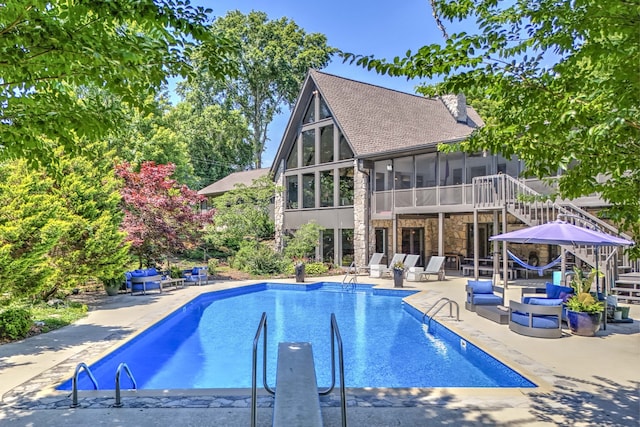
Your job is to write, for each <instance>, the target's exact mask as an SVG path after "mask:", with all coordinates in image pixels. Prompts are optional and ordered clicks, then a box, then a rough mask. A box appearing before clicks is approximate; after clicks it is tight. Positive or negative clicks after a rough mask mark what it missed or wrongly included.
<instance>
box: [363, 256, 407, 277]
mask: <svg viewBox="0 0 640 427" xmlns="http://www.w3.org/2000/svg"><path fill="white" fill-rule="evenodd" d="M405 256H406V254H395V255H394V256H393V258H391V262H389V265H388V266H386V265H384V264H378V265H371V272H370V273H369V275H370V276H371V277H383V276H384V275H386V274H388V275H391V271H392V270H393V265H394V264H395V263H397V262H403V261H404V257H405Z"/></svg>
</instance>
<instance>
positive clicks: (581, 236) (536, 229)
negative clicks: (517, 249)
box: [489, 220, 633, 247]
mask: <svg viewBox="0 0 640 427" xmlns="http://www.w3.org/2000/svg"><path fill="white" fill-rule="evenodd" d="M489 240H497V241H501V242H512V243H538V244H544V245H573V246H579V245H585V246H596V247H600V246H629V245H633V242H632V241H631V240H627V239H622V238H620V237H616V236H612V235H611V234H607V233H602V232H600V231H596V230H591V229H589V228H585V227H580V226H578V225H574V224H571V223H568V222H566V221H562V220H556V221H552V222H548V223H546V224H542V225H535V226H533V227H529V228H523V229H522V230H516V231H511V232H509V233H504V234H498V235H496V236H492V237H489Z"/></svg>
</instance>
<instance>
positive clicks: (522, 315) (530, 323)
mask: <svg viewBox="0 0 640 427" xmlns="http://www.w3.org/2000/svg"><path fill="white" fill-rule="evenodd" d="M509 329H510V330H512V331H513V332H515V333H518V334H520V335H526V336H528V337H537V338H560V337H562V299H556V300H552V299H546V298H531V300H529V304H524V303H520V302H517V301H510V302H509Z"/></svg>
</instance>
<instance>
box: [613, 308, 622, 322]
mask: <svg viewBox="0 0 640 427" xmlns="http://www.w3.org/2000/svg"><path fill="white" fill-rule="evenodd" d="M613 320H622V310H616V311H614V312H613Z"/></svg>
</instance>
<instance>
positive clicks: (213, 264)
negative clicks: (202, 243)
mask: <svg viewBox="0 0 640 427" xmlns="http://www.w3.org/2000/svg"><path fill="white" fill-rule="evenodd" d="M218 264H219V261H218V258H209V261H207V268H208V269H209V274H210V275H211V276H215V274H216V270H217V269H218Z"/></svg>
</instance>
